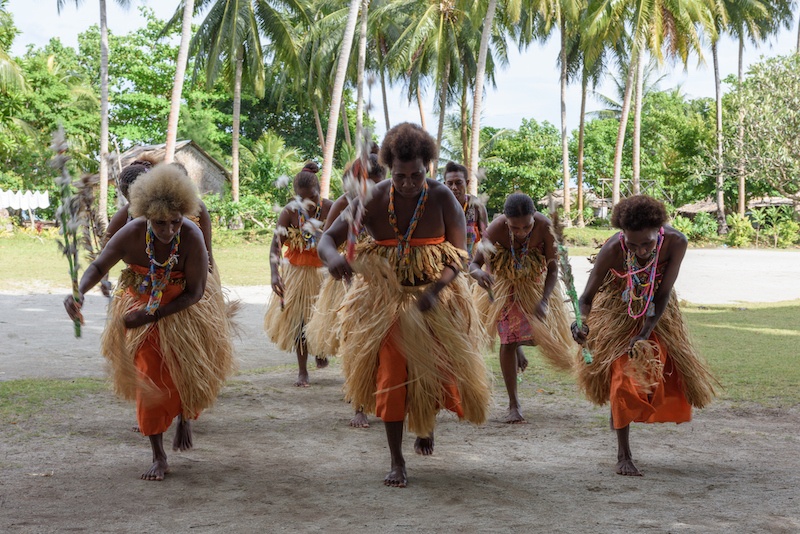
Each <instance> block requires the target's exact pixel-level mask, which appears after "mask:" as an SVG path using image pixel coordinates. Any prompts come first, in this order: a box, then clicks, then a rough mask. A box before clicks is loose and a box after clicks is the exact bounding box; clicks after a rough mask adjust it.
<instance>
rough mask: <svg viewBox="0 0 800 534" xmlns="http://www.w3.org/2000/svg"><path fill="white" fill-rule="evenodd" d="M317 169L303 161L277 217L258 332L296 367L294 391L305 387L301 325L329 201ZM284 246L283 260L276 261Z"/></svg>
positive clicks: (321, 363) (307, 315) (316, 286)
mask: <svg viewBox="0 0 800 534" xmlns="http://www.w3.org/2000/svg"><path fill="white" fill-rule="evenodd" d="M318 172H319V165H317V164H316V163H314V162H313V161H312V162H309V163H306V165H305V167H303V170H302V171H300V172H299V173H298V174H297V176H295V177H294V182H293V187H294V193H295V195H296V196H297V199H296V200H293V201H292V202H290V203H289V204H287V205H286V207H285V208H283V210H282V211H281V214H280V215H279V216H278V225H277V227H276V228H275V235H274V236H273V238H272V246H271V247H270V256H269V264H270V268H271V270H272V297H270V301H269V306H268V308H267V313H266V315H265V316H264V330H265V331H266V332H267V335H268V336H269V338H270V340H271V341H272V342H273V343H275V345H277V347H278V348H279V349H280V350H284V351H287V352H291V351H294V352H295V353H296V354H297V366H298V368H299V370H298V374H297V381H296V382H295V383H294V385H295V386H297V387H308V367H307V365H306V362H307V360H308V354H309V351H308V346H307V344H306V337H305V333H304V332H303V330H304V328H305V326H306V325H307V324H308V322H309V320H310V319H311V314H312V311H313V308H314V303H315V302H316V300H317V297H318V296H319V292H320V287H321V285H322V269H320V267H322V262H321V261H320V259H319V257H317V242H318V240H319V235H320V233H321V232H320V231H321V228H322V225H323V224H324V223H325V219H326V218H327V217H328V213H329V212H330V209H331V206H332V205H333V202H331V201H330V200H328V199H322V198H320V196H319V179H318V178H317V173H318ZM284 245H286V260H287V261H286V262H283V261H282V250H283V246H284ZM314 357H315V359H316V362H317V368H318V369H322V368H323V367H326V366H327V365H328V359H327V358H326V357H325V355H324V354H323V353H321V352H316V353H315V354H314Z"/></svg>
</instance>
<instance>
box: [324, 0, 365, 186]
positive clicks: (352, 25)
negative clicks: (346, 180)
mask: <svg viewBox="0 0 800 534" xmlns="http://www.w3.org/2000/svg"><path fill="white" fill-rule="evenodd" d="M359 7H361V0H350V10H349V11H348V13H347V23H346V24H345V27H344V35H343V38H342V46H341V48H340V50H339V60H338V63H337V65H336V78H335V80H334V82H333V94H332V96H331V106H330V113H329V115H328V133H327V135H325V152H324V154H323V156H322V176H321V178H320V195H322V198H328V196H329V195H330V188H331V171H332V170H333V149H334V145H335V144H336V129H337V126H338V124H339V106H340V105H341V103H342V93H343V92H344V84H345V78H346V75H347V64H348V62H349V60H350V49H351V48H352V46H353V39H354V37H355V33H356V23H357V22H358V9H359Z"/></svg>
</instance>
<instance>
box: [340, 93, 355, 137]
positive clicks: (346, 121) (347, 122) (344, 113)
mask: <svg viewBox="0 0 800 534" xmlns="http://www.w3.org/2000/svg"><path fill="white" fill-rule="evenodd" d="M342 130H344V144H346V145H347V146H348V147H352V146H353V140H352V139H351V138H350V119H348V118H347V104H346V103H345V101H344V98H343V99H342Z"/></svg>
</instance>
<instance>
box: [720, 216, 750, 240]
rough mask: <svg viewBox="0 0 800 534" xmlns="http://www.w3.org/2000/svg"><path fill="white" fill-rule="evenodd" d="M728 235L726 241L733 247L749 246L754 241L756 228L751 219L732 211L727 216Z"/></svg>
mask: <svg viewBox="0 0 800 534" xmlns="http://www.w3.org/2000/svg"><path fill="white" fill-rule="evenodd" d="M727 222H728V235H727V236H726V238H725V242H726V243H727V244H728V245H730V246H732V247H748V246H750V245H751V244H752V243H753V238H754V237H755V235H756V230H755V228H753V225H752V224H751V223H750V219H748V218H747V217H742V216H741V215H739V214H736V213H732V214H730V215H728V217H727Z"/></svg>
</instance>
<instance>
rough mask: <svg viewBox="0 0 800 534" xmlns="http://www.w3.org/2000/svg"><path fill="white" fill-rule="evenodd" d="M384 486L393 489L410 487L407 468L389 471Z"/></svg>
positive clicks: (398, 467) (397, 467)
mask: <svg viewBox="0 0 800 534" xmlns="http://www.w3.org/2000/svg"><path fill="white" fill-rule="evenodd" d="M383 484H384V485H385V486H391V487H392V488H405V487H406V486H407V485H408V479H407V478H406V467H405V466H404V465H398V466H394V467H392V470H391V471H389V472H388V473H387V474H386V478H384V479H383Z"/></svg>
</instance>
